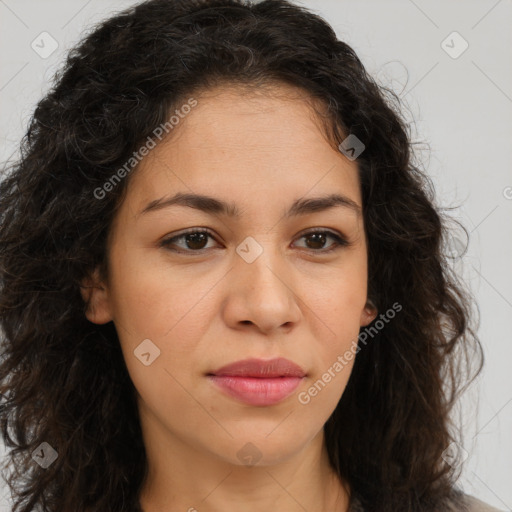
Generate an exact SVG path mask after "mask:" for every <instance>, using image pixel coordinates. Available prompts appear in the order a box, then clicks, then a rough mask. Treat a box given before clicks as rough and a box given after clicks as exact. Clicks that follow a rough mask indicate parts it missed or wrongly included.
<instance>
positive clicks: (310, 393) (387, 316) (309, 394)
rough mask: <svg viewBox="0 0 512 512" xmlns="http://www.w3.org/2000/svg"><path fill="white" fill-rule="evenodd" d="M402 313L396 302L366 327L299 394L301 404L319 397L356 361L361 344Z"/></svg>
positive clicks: (364, 343)
mask: <svg viewBox="0 0 512 512" xmlns="http://www.w3.org/2000/svg"><path fill="white" fill-rule="evenodd" d="M400 311H402V305H401V304H400V303H398V302H395V303H394V304H393V306H392V307H391V308H389V309H388V310H387V311H386V312H385V313H381V314H380V316H379V320H377V321H376V322H375V324H374V325H372V326H371V327H366V328H365V329H364V330H363V332H361V333H360V334H359V336H358V337H357V340H354V341H352V343H351V345H350V348H349V349H348V350H346V351H345V353H344V354H343V355H339V356H338V357H337V359H336V361H335V362H334V363H333V364H332V365H331V366H330V367H329V368H328V369H327V371H326V372H325V373H323V374H322V377H321V378H320V379H318V380H317V381H316V382H315V383H314V384H313V385H311V386H310V387H309V388H308V389H307V390H306V391H301V392H300V393H299V394H298V399H299V402H300V403H301V404H303V405H306V404H309V402H311V398H313V397H315V396H317V395H318V393H319V392H320V391H322V389H324V388H325V386H327V384H329V382H331V381H332V379H334V378H335V377H336V375H338V374H339V373H340V372H341V371H342V370H343V368H345V367H346V366H348V364H349V362H350V361H352V360H353V359H354V357H355V356H356V354H357V353H358V352H359V351H360V350H361V348H362V347H361V344H363V345H365V346H366V345H367V343H368V341H367V339H368V335H370V337H371V338H373V337H374V336H375V335H376V334H378V332H379V331H380V330H382V329H383V328H384V326H385V325H386V324H388V323H389V322H390V320H392V319H393V318H395V315H396V314H397V313H399V312H400Z"/></svg>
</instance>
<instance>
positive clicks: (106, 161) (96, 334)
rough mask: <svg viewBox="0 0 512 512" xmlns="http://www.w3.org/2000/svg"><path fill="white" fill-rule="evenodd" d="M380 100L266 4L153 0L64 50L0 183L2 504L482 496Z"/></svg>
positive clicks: (298, 18)
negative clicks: (465, 477)
mask: <svg viewBox="0 0 512 512" xmlns="http://www.w3.org/2000/svg"><path fill="white" fill-rule="evenodd" d="M386 93H388V94H386ZM395 100H397V98H396V96H394V95H393V94H392V93H390V92H389V91H385V90H383V89H382V88H380V87H378V86H377V85H376V83H375V82H374V81H373V79H372V78H371V77H370V76H369V75H368V74H367V73H366V71H365V69H364V67H363V65H362V64H361V62H360V60H359V59H358V57H357V56H356V55H355V53H354V52H353V51H352V49H351V48H350V47H349V46H347V45H346V44H345V43H343V42H341V41H339V40H337V39H336V36H335V34H334V32H333V30H332V29H331V28H330V27H329V26H328V25H327V24H326V22H325V21H324V20H322V19H321V18H319V17H318V16H316V15H314V14H312V13H310V12H308V11H307V10H305V9H303V8H300V7H297V6H294V5H293V4H292V3H290V2H287V1H285V0H267V1H264V2H261V3H258V4H254V5H251V4H249V3H247V2H245V3H244V2H242V1H239V0H210V1H186V2H185V1H178V0H152V1H148V2H145V3H142V4H140V5H138V6H136V7H134V8H131V9H128V10H126V11H125V12H123V13H121V14H118V15H116V16H114V17H112V18H111V19H109V20H107V21H105V22H104V23H102V24H101V25H100V26H98V27H97V28H96V30H94V31H93V32H92V33H91V34H90V35H88V36H87V37H86V38H85V39H84V40H83V41H82V42H81V43H80V44H79V45H78V46H77V47H76V48H75V49H74V50H72V51H71V52H70V55H69V57H68V60H67V62H66V65H65V67H64V69H63V70H62V71H61V72H60V73H59V74H58V76H57V78H56V82H55V86H54V88H53V90H52V91H50V93H49V94H48V95H47V96H45V98H43V99H42V101H41V102H40V103H39V104H38V106H37V109H36V111H35V113H34V116H33V119H32V121H31V124H30V127H29V130H28V133H27V135H26V137H25V139H24V141H23V152H22V157H21V158H20V160H19V162H17V163H15V164H14V165H13V166H12V168H11V169H10V173H9V174H8V175H7V176H6V177H5V178H4V179H3V181H2V183H1V185H0V187H1V201H0V213H1V219H2V222H1V226H0V251H1V252H0V263H1V265H0V268H1V273H2V274H1V281H2V288H1V291H0V318H1V322H2V323H1V325H2V329H3V333H4V335H3V340H2V348H3V361H2V364H1V366H0V383H1V387H0V391H1V393H2V395H4V398H5V401H4V404H3V405H2V412H1V420H2V434H3V438H4V441H5V443H6V446H7V447H8V448H11V449H12V450H11V452H10V461H9V464H10V466H11V467H12V468H13V469H14V472H13V474H12V475H11V476H10V478H9V484H10V485H11V487H12V489H13V490H15V497H16V504H17V505H18V508H17V510H19V511H23V512H29V511H31V510H34V508H35V507H36V506H43V507H44V510H48V511H68V510H73V511H96V510H97V511H105V510H108V511H112V512H114V511H127V510H129V511H132V510H135V511H144V512H154V511H157V510H158V511H162V510H173V511H174V510H188V511H189V512H192V511H196V510H197V511H199V512H200V511H203V510H204V511H213V510H244V511H245V512H255V511H262V510H269V509H272V510H274V509H275V510H282V511H286V512H295V511H299V510H308V511H311V512H313V511H320V510H322V511H325V510H329V511H349V510H350V511H359V510H364V511H380V512H383V511H393V512H396V511H411V512H412V511H439V510H454V511H455V510H457V511H459V510H460V511H463V510H464V511H476V510H492V509H491V508H484V507H485V505H484V504H483V503H481V502H479V501H478V500H475V499H474V498H471V497H469V496H466V495H465V494H464V493H463V492H462V491H461V490H460V489H458V488H457V486H456V483H455V482H456V477H457V476H458V472H459V471H460V464H459V462H460V460H459V459H460V453H459V452H458V446H460V445H461V441H460V439H459V438H458V437H457V436H456V435H455V433H454V432H452V430H451V428H450V418H449V413H450V411H451V409H452V406H453V404H454V403H455V400H456V399H457V397H458V396H459V394H460V392H461V391H462V390H463V389H464V388H465V387H466V386H467V384H468V382H466V381H465V380H464V379H463V377H462V376H463V375H466V371H467V370H468V369H469V370H470V371H473V377H474V376H476V374H477V373H478V372H479V370H480V369H481V363H482V358H481V355H482V354H481V347H480V344H479V342H478V340H477V338H476V336H475V334H474V330H473V328H472V327H471V326H470V325H469V319H470V315H471V309H470V308H471V296H470V294H469V293H468V292H467V291H465V290H464V289H463V287H462V285H461V283H460V282H459V281H458V280H457V278H456V276H455V275H453V274H452V273H451V271H450V267H449V266H448V265H447V259H446V255H445V254H444V252H443V247H442V240H443V237H444V236H445V234H446V232H447V228H446V226H445V223H444V219H443V218H442V216H441V214H440V213H439V212H438V211H437V210H436V209H435V208H434V206H433V192H432V187H431V184H430V181H429V179H428V177H426V176H425V175H424V174H422V172H421V171H420V170H419V169H417V168H415V167H413V166H412V165H411V149H410V141H409V139H408V136H407V130H406V126H405V123H404V122H403V120H402V118H401V117H400V114H399V109H398V108H394V107H393V106H392V102H393V101H395ZM329 241H330V243H329ZM469 361H476V366H475V367H474V368H473V367H472V366H471V365H470V366H469V368H467V367H466V364H468V362H469ZM6 467H7V465H6Z"/></svg>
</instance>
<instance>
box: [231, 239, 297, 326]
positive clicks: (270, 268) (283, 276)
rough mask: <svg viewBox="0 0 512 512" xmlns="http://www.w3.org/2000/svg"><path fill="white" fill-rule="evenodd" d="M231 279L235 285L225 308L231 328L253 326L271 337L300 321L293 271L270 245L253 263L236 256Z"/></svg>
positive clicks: (232, 286)
mask: <svg viewBox="0 0 512 512" xmlns="http://www.w3.org/2000/svg"><path fill="white" fill-rule="evenodd" d="M260 245H262V244H260ZM262 247H263V246H262ZM230 275H231V283H232V284H231V285H230V286H229V287H228V295H227V297H226V301H225V304H224V305H225V308H224V319H225V321H226V323H227V324H228V325H229V326H230V327H233V328H235V329H240V328H241V326H242V325H251V326H254V327H253V328H257V329H258V330H259V331H261V332H262V333H265V334H269V333H271V332H273V331H276V330H279V329H281V330H282V329H285V330H287V331H288V330H290V329H291V328H293V326H294V325H296V324H297V323H298V322H299V321H300V318H301V315H302V313H301V308H300V306H299V305H300V302H301V301H300V298H299V297H298V295H297V291H296V290H295V289H294V288H295V284H294V281H293V272H292V269H291V268H290V267H289V263H288V264H287V263H286V260H285V258H284V257H283V256H282V255H279V254H277V251H272V250H271V249H270V247H269V246H268V245H267V246H265V247H263V251H262V252H261V254H260V255H259V256H258V257H257V258H256V259H254V260H253V261H251V259H244V257H241V256H239V255H238V254H237V255H236V256H235V261H234V268H233V269H232V270H231V272H230Z"/></svg>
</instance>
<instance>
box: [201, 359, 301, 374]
mask: <svg viewBox="0 0 512 512" xmlns="http://www.w3.org/2000/svg"><path fill="white" fill-rule="evenodd" d="M209 375H217V376H234V377H235V376H236V377H260V378H272V377H304V376H305V375H306V372H305V371H304V370H303V369H302V368H301V367H300V366H299V365H297V364H295V363H294V362H293V361H290V360H289V359H285V358H284V357H278V358H276V359H269V360H263V359H253V358H251V359H244V360H243V361H236V362H234V363H230V364H228V365H226V366H223V367H222V368H219V369H218V370H215V371H213V372H211V373H210V374H209Z"/></svg>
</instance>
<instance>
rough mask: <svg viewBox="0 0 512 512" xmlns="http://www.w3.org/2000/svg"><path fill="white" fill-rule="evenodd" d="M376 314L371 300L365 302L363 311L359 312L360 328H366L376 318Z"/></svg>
mask: <svg viewBox="0 0 512 512" xmlns="http://www.w3.org/2000/svg"><path fill="white" fill-rule="evenodd" d="M377 313H378V311H377V308H376V307H375V306H374V304H373V302H372V301H371V300H367V301H366V304H365V306H364V308H363V310H362V311H361V321H360V325H361V327H366V326H367V325H368V324H370V323H371V322H373V320H375V318H376V317H377Z"/></svg>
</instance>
